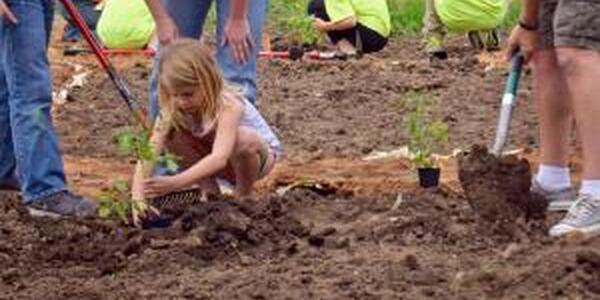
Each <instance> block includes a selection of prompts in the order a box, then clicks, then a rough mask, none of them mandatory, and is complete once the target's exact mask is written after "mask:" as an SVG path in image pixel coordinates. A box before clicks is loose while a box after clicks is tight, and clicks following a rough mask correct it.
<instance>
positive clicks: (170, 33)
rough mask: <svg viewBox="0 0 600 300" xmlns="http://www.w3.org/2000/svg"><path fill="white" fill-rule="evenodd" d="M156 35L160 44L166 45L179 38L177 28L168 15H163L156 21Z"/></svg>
mask: <svg viewBox="0 0 600 300" xmlns="http://www.w3.org/2000/svg"><path fill="white" fill-rule="evenodd" d="M156 35H157V36H158V41H159V42H160V45H161V46H166V45H168V44H170V43H171V42H173V41H174V40H176V39H178V38H179V28H177V24H175V22H173V20H172V19H171V18H169V17H164V18H162V19H160V20H158V21H157V22H156Z"/></svg>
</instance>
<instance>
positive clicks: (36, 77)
mask: <svg viewBox="0 0 600 300" xmlns="http://www.w3.org/2000/svg"><path fill="white" fill-rule="evenodd" d="M7 4H8V5H9V7H10V9H11V10H12V12H13V13H14V14H15V16H16V17H17V19H18V20H19V23H18V24H17V25H12V24H9V23H7V22H2V25H0V27H1V29H0V48H1V49H3V51H2V52H3V53H2V59H1V60H0V68H1V69H2V70H3V72H4V74H5V78H6V86H7V88H8V107H9V115H10V117H9V118H10V128H11V134H10V137H9V138H7V137H5V139H11V138H12V143H13V153H14V158H15V161H16V170H17V174H18V178H19V179H20V181H21V191H22V192H23V196H24V200H25V203H29V202H32V201H35V200H38V199H40V198H42V197H45V196H47V195H50V194H52V193H56V192H59V191H63V190H65V189H66V184H65V175H64V171H63V163H62V158H61V156H60V149H59V145H58V138H57V136H56V132H55V130H54V127H53V125H52V119H51V116H50V109H51V106H52V85H51V78H50V68H49V65H48V58H47V56H46V51H47V45H48V44H47V43H48V37H49V33H50V31H51V28H52V26H51V25H52V22H51V20H52V13H53V9H52V1H48V0H9V1H7ZM4 142H8V141H7V140H5V141H4ZM2 156H4V151H3V153H2ZM6 161H8V162H10V158H9V159H8V160H6ZM4 163H5V160H4V158H3V159H2V164H4Z"/></svg>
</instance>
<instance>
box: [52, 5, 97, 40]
mask: <svg viewBox="0 0 600 300" xmlns="http://www.w3.org/2000/svg"><path fill="white" fill-rule="evenodd" d="M72 2H73V4H74V5H75V7H76V8H77V10H78V11H79V14H81V17H82V18H83V20H84V21H85V23H86V24H87V26H88V27H89V28H90V30H91V31H92V32H93V33H94V34H96V25H97V24H98V19H100V14H101V13H102V10H100V9H98V8H96V6H97V5H98V2H100V1H98V0H72ZM59 8H60V14H61V15H62V17H63V18H64V19H65V20H66V21H67V26H66V27H65V32H63V36H62V40H63V41H65V42H77V41H79V40H80V39H81V33H80V32H79V29H77V27H76V26H75V24H74V23H73V20H71V16H70V15H69V13H68V12H67V9H66V8H64V7H63V5H62V4H61V5H60V6H59Z"/></svg>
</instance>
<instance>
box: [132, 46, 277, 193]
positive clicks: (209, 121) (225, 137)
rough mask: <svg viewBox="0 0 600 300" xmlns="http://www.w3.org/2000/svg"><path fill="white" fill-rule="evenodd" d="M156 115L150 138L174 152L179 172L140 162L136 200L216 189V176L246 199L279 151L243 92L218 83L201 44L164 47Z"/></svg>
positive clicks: (160, 148) (155, 146)
mask: <svg viewBox="0 0 600 300" xmlns="http://www.w3.org/2000/svg"><path fill="white" fill-rule="evenodd" d="M159 71H160V75H159V94H160V96H159V97H160V98H159V105H160V114H159V116H158V119H157V120H156V122H155V125H154V129H153V131H152V135H151V138H150V143H151V145H152V147H153V149H154V151H155V152H156V153H160V152H161V151H163V150H164V148H166V149H167V150H168V151H170V152H172V153H174V154H175V155H177V156H178V157H179V158H180V162H179V165H180V168H182V169H183V170H184V171H183V172H180V173H178V174H176V175H173V176H158V177H153V178H146V177H147V176H148V175H149V173H151V172H152V169H153V167H154V166H148V165H142V164H141V163H138V166H137V168H136V171H135V175H134V178H133V185H132V196H133V199H136V200H142V199H149V198H153V197H156V196H160V195H164V194H167V193H170V192H174V191H178V190H182V189H186V188H190V187H192V186H195V185H199V186H200V187H202V188H203V189H205V190H206V189H209V190H211V191H213V192H218V185H217V184H216V178H223V179H226V180H228V181H230V182H232V183H235V196H236V197H237V198H242V199H246V198H251V197H252V196H253V185H254V183H255V182H256V181H257V180H259V179H260V178H262V177H264V176H265V175H267V174H268V173H269V172H270V171H271V170H272V169H273V166H274V165H275V162H276V161H277V159H278V158H279V157H280V155H281V150H282V149H281V144H280V142H279V140H278V139H277V137H276V136H275V134H274V133H273V131H272V130H271V128H270V127H269V125H268V124H267V123H266V122H265V120H264V119H263V118H262V117H261V115H260V113H259V112H258V111H257V110H256V108H254V106H253V105H252V104H251V103H250V102H249V101H248V100H247V99H245V98H244V97H243V96H242V93H241V91H239V90H236V89H235V88H233V87H232V86H230V85H228V84H227V83H225V82H224V81H223V77H222V75H221V73H220V72H219V71H218V70H217V66H216V65H215V62H214V60H213V59H212V55H211V53H209V51H208V50H207V49H205V48H204V47H203V46H202V44H201V42H199V41H197V40H192V39H180V40H177V41H176V42H174V43H173V44H170V45H169V46H168V47H166V48H164V49H163V52H162V55H161V61H160V66H159Z"/></svg>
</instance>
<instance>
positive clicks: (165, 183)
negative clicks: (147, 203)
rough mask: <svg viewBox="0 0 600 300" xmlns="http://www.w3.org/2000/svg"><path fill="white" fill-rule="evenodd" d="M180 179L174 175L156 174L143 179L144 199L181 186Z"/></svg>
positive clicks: (175, 189)
mask: <svg viewBox="0 0 600 300" xmlns="http://www.w3.org/2000/svg"><path fill="white" fill-rule="evenodd" d="M183 187H184V185H183V184H182V180H180V179H179V177H178V176H177V175H175V176H158V177H152V178H149V179H146V180H145V181H144V195H145V196H146V199H151V198H155V197H159V196H162V195H164V194H168V193H171V192H174V191H177V190H180V189H181V188H183Z"/></svg>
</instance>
